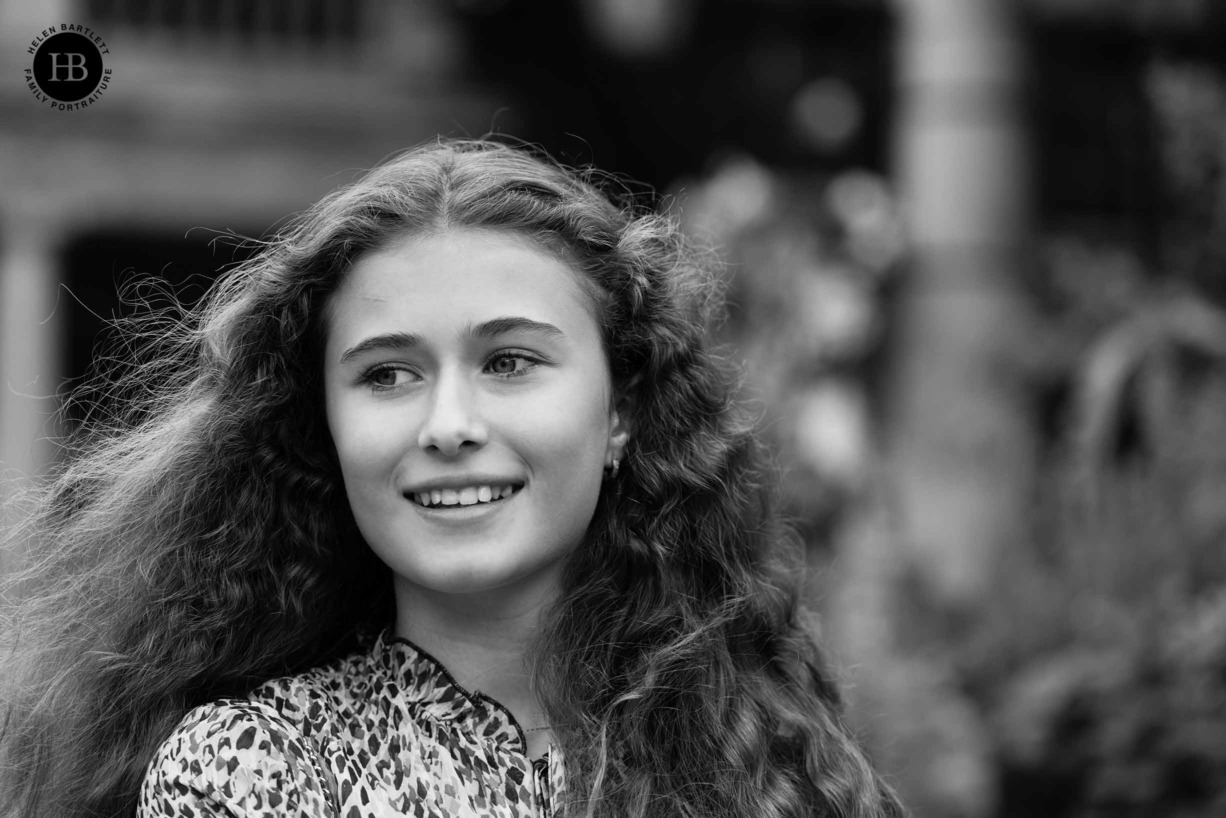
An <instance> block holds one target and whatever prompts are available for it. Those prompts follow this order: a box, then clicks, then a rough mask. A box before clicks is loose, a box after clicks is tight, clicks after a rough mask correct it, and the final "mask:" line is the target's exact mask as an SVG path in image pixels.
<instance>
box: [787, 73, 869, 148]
mask: <svg viewBox="0 0 1226 818" xmlns="http://www.w3.org/2000/svg"><path fill="white" fill-rule="evenodd" d="M791 116H792V124H793V126H794V127H795V128H796V131H797V133H799V134H800V137H801V139H803V140H804V141H805V143H806V144H808V145H809V146H810V147H812V148H814V149H815V150H818V151H822V152H830V151H835V150H838V149H839V148H841V147H843V146H844V145H845V144H847V142H849V141H850V140H851V139H852V137H854V136H855V135H856V133H857V132H858V131H859V130H860V123H861V122H862V121H863V119H864V111H863V108H862V106H861V105H860V99H859V97H857V96H856V92H855V89H853V88H852V87H851V86H850V85H849V84H847V83H846V82H845V81H843V80H841V79H838V78H837V77H820V78H818V79H815V80H812V81H810V82H809V83H807V84H806V85H804V86H803V87H802V88H801V89H800V91H799V92H798V93H797V94H796V96H795V97H793V98H792V111H791Z"/></svg>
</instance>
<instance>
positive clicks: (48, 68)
mask: <svg viewBox="0 0 1226 818" xmlns="http://www.w3.org/2000/svg"><path fill="white" fill-rule="evenodd" d="M34 82H35V83H36V84H37V85H38V88H39V90H40V91H42V92H43V93H44V94H46V95H47V96H48V97H49V98H50V99H53V100H55V101H57V102H78V101H80V100H82V99H85V98H86V97H88V96H89V95H90V94H92V93H93V92H94V91H95V90H97V88H98V85H99V83H101V82H102V53H101V52H100V51H99V50H98V46H97V45H95V44H94V42H93V41H92V40H90V39H89V38H88V37H86V36H85V35H84V34H78V33H76V32H75V31H64V32H61V33H59V34H55V35H52V36H50V37H48V38H47V39H46V40H44V41H43V43H42V45H40V46H39V47H38V50H37V51H35V52H34Z"/></svg>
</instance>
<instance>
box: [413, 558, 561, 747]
mask: <svg viewBox="0 0 1226 818" xmlns="http://www.w3.org/2000/svg"><path fill="white" fill-rule="evenodd" d="M548 601H549V599H548V597H546V596H545V595H538V596H537V597H536V598H527V599H524V598H522V597H521V598H518V599H515V600H508V599H501V600H500V599H497V598H496V597H495V596H493V595H481V598H479V599H474V598H472V597H471V596H469V595H452V594H438V593H435V592H432V591H429V590H427V589H423V588H420V587H409V586H404V585H402V584H401V583H399V582H398V583H397V585H396V635H397V636H402V637H404V638H406V639H409V640H410V641H412V642H414V643H415V644H417V645H420V646H421V647H423V648H424V649H426V650H427V651H429V652H430V653H431V654H432V655H434V656H435V657H436V658H437V659H438V660H439V661H440V662H442V663H443V665H444V666H445V667H446V668H447V670H448V672H449V673H451V675H452V677H453V678H454V679H455V680H456V682H458V683H459V684H460V685H461V686H462V687H464V688H465V689H466V690H470V691H481V692H482V693H484V694H485V695H487V696H489V697H491V698H492V699H494V700H495V701H497V702H498V703H499V704H501V705H503V706H504V707H506V708H507V709H508V710H509V711H511V713H512V715H514V716H515V719H516V721H518V722H519V723H520V726H521V727H523V728H525V729H527V728H529V727H536V726H538V725H541V724H544V721H545V719H544V716H543V714H542V713H541V710H540V707H539V705H538V704H537V702H536V696H535V694H534V693H533V692H532V684H531V671H530V668H529V667H528V666H527V660H526V653H527V649H528V645H529V641H530V640H531V638H532V636H533V634H534V633H535V632H536V629H537V626H538V625H539V623H540V617H541V612H542V610H543V609H544V607H545V605H546V604H547V602H548Z"/></svg>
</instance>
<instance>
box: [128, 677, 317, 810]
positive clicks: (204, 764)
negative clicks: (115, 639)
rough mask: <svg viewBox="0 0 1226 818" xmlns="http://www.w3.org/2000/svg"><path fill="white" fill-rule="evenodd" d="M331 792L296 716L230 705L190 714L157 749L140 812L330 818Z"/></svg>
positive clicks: (248, 703)
mask: <svg viewBox="0 0 1226 818" xmlns="http://www.w3.org/2000/svg"><path fill="white" fill-rule="evenodd" d="M329 789H330V788H329V787H328V785H327V782H326V780H325V776H324V773H323V772H322V770H321V768H320V765H319V763H318V758H317V754H316V752H315V750H314V748H313V747H312V746H310V744H309V742H308V741H307V740H306V739H305V738H304V737H303V735H302V732H301V730H300V729H299V728H298V726H297V725H296V724H294V722H293V721H292V720H291V719H289V718H286V716H285V715H283V714H282V713H279V712H278V711H277V710H276V709H275V708H274V707H272V706H271V705H269V704H268V703H266V702H262V701H254V700H223V701H219V702H214V703H212V704H207V705H204V706H202V707H197V708H196V709H195V710H192V711H191V712H189V713H188V714H187V715H186V716H184V718H183V720H182V721H180V722H179V725H178V727H176V728H175V730H174V732H172V733H171V734H170V736H169V737H168V738H167V739H166V740H165V741H164V742H163V743H162V745H161V746H160V747H159V748H158V751H157V753H156V754H155V755H154V758H153V760H152V761H151V762H150V764H149V767H148V769H147V770H146V774H145V780H144V783H143V785H142V787H141V793H140V807H139V809H138V810H137V815H138V817H139V818H147V817H148V818H151V817H152V816H188V815H200V816H209V815H218V816H230V815H235V816H238V815H241V816H251V818H255V817H256V816H268V817H269V818H271V816H278V818H281V816H307V815H312V816H314V815H327V814H329V812H330V811H331V810H330V809H329V808H328V806H327V805H328V802H329V800H330V799H329V797H328V791H329Z"/></svg>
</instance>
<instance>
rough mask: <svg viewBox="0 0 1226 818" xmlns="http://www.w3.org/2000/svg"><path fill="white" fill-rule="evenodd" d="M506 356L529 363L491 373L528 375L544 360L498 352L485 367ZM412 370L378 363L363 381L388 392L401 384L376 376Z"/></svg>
mask: <svg viewBox="0 0 1226 818" xmlns="http://www.w3.org/2000/svg"><path fill="white" fill-rule="evenodd" d="M506 358H512V359H515V358H518V359H521V360H523V361H526V362H528V364H529V365H528V366H526V367H524V368H523V369H518V370H516V371H514V372H491V373H490V374H491V375H493V376H494V377H496V378H502V379H504V380H509V379H510V378H518V377H521V376H523V375H527V374H528V373H529V372H531V371H532V370H534V369H536V367H537V366H539V365H540V364H541V363H542V361H541V360H540V359H539V358H537V357H535V356H533V355H528V354H527V353H524V352H498V353H495V354H494V355H491V356H490V357H489V358H488V359H487V360H486V362H485V364H484V367H483V368H485V369H488V368H489V367H490V366H491V365H492V364H493V363H494V362H495V361H500V360H503V359H506ZM411 371H412V370H410V369H409V368H408V367H405V366H398V365H396V364H378V365H377V366H372V367H371V368H370V369H368V370H366V371H365V372H363V373H362V383H364V384H366V385H367V386H369V387H370V388H371V389H373V390H374V391H375V392H388V391H391V390H393V389H399V388H400V386H399V385H397V386H388V385H387V384H381V383H377V382H376V380H375V379H376V378H378V377H379V376H380V375H382V374H383V373H385V372H411Z"/></svg>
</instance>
